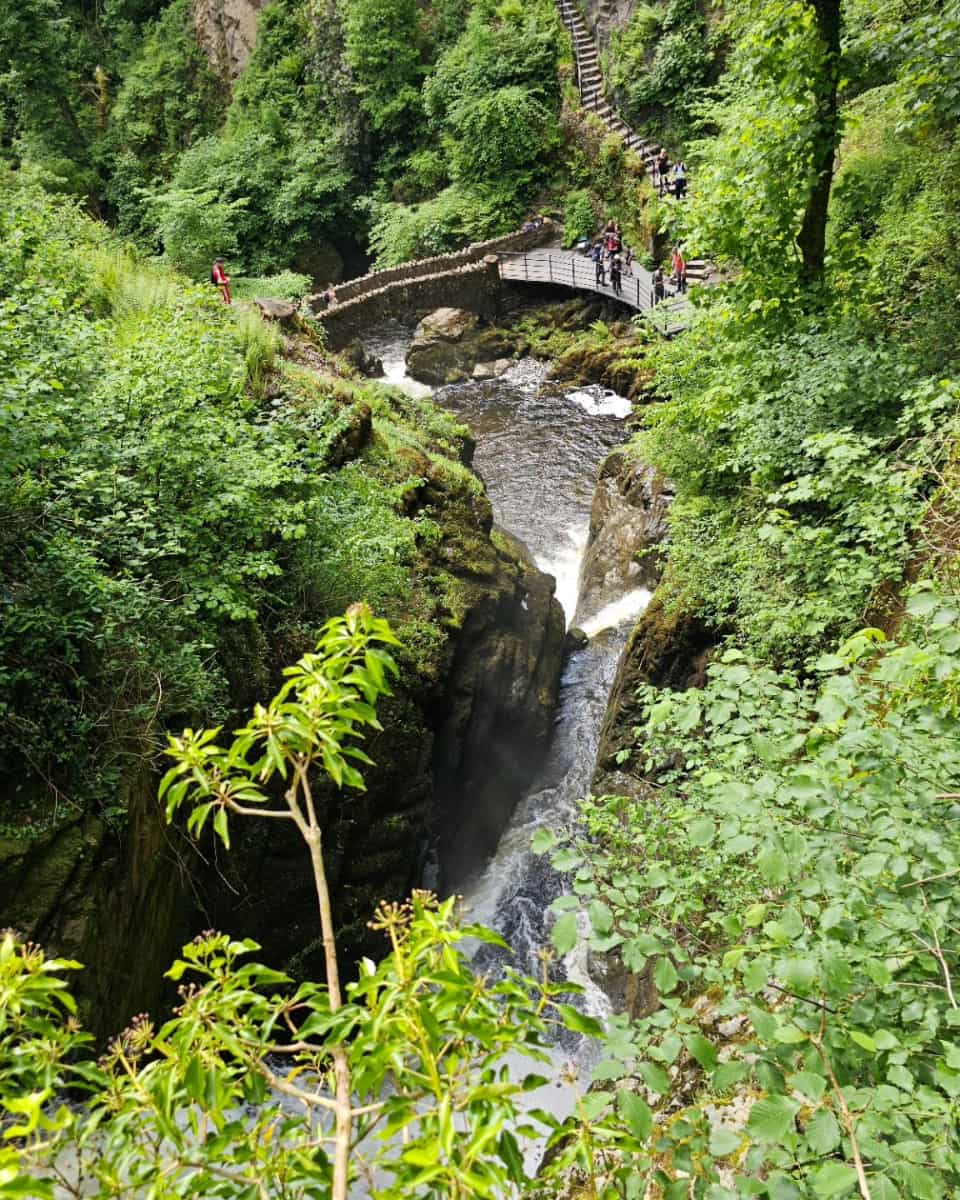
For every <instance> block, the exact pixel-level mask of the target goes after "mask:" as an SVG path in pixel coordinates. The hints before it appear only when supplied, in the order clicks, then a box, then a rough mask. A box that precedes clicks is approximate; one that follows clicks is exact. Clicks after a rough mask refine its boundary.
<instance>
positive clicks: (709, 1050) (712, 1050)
mask: <svg viewBox="0 0 960 1200" xmlns="http://www.w3.org/2000/svg"><path fill="white" fill-rule="evenodd" d="M686 1046H687V1051H688V1052H689V1053H690V1054H691V1055H693V1057H694V1058H695V1059H696V1060H697V1062H698V1063H699V1064H700V1066H701V1067H703V1068H704V1070H706V1071H711V1070H713V1068H714V1067H715V1066H716V1065H717V1049H716V1047H715V1046H714V1045H713V1043H712V1042H710V1041H708V1040H707V1039H706V1038H705V1037H703V1035H702V1034H699V1033H692V1034H689V1035H688V1036H687V1039H686Z"/></svg>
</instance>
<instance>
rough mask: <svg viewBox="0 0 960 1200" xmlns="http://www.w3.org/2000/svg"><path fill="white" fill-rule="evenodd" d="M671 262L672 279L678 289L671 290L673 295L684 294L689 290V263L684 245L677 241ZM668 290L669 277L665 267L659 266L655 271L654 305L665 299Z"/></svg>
mask: <svg viewBox="0 0 960 1200" xmlns="http://www.w3.org/2000/svg"><path fill="white" fill-rule="evenodd" d="M670 263H671V267H672V269H673V270H672V275H671V281H672V283H673V285H674V287H675V288H676V291H674V292H670V293H669V295H671V296H682V295H683V294H684V292H686V290H687V263H686V259H685V258H684V257H683V247H682V246H681V244H680V243H679V242H677V243H676V244H675V245H674V247H673V250H672V252H671V254H670ZM667 295H668V292H667V277H666V275H665V274H664V272H663V267H662V266H658V267H657V269H656V270H655V271H654V273H653V299H652V304H653V307H654V308H656V306H657V305H658V304H659V303H660V302H661V300H665V299H666V297H667Z"/></svg>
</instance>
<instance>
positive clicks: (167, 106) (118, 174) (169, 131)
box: [98, 0, 227, 235]
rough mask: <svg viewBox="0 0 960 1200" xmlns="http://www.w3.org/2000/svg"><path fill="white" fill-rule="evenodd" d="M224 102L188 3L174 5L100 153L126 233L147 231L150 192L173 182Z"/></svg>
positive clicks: (144, 52) (118, 102)
mask: <svg viewBox="0 0 960 1200" xmlns="http://www.w3.org/2000/svg"><path fill="white" fill-rule="evenodd" d="M226 99H227V96H226V88H225V87H224V84H223V83H222V81H221V80H219V79H218V78H217V77H216V76H215V75H214V74H213V72H212V71H211V70H210V67H209V64H208V63H207V59H206V55H205V54H204V52H203V51H202V49H201V48H200V46H199V44H198V42H197V37H196V32H195V30H194V27H193V20H192V17H191V12H190V4H189V0H174V3H173V4H170V5H169V6H168V7H167V8H166V9H164V11H163V13H162V15H161V16H160V17H159V18H158V20H157V21H156V23H155V24H154V25H153V26H151V27H150V29H149V32H148V34H147V37H146V38H145V40H144V42H143V45H142V47H141V48H140V49H139V50H138V53H137V54H136V56H135V57H134V59H133V60H132V62H131V64H130V66H129V67H128V69H127V70H126V72H125V74H124V77H123V82H122V85H121V86H120V88H119V90H118V92H117V96H116V99H115V101H114V103H113V105H112V107H111V109H110V119H109V125H108V127H107V130H106V133H105V136H104V137H103V139H102V141H101V143H100V145H99V147H98V157H99V158H100V159H101V161H103V162H105V163H106V164H107V168H108V171H109V175H110V180H109V183H108V185H107V188H106V195H107V198H108V200H109V202H110V203H111V205H112V206H113V208H114V210H115V212H116V216H117V223H118V225H119V227H120V229H121V231H122V232H124V233H134V234H140V235H142V234H145V233H146V232H147V231H148V228H149V226H148V223H147V221H146V216H147V213H146V211H145V199H146V197H147V196H148V194H149V191H150V189H151V188H153V187H154V186H155V185H156V183H157V182H159V181H164V182H165V181H167V180H169V179H170V177H171V175H172V174H173V171H174V167H175V163H176V160H177V158H178V157H179V155H180V154H182V153H183V151H184V150H186V149H188V148H189V147H190V146H191V145H192V144H193V142H195V141H196V140H198V139H199V138H201V137H204V136H207V135H209V134H211V133H213V132H214V130H215V128H216V127H217V125H218V124H219V123H220V121H221V120H222V118H223V114H224V111H225V109H226Z"/></svg>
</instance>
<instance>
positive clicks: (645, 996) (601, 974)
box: [587, 950, 660, 1021]
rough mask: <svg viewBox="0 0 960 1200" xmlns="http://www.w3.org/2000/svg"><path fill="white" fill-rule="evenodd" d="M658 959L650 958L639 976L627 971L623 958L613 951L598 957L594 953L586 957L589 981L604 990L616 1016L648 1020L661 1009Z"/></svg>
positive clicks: (634, 1019)
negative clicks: (655, 975) (656, 975)
mask: <svg viewBox="0 0 960 1200" xmlns="http://www.w3.org/2000/svg"><path fill="white" fill-rule="evenodd" d="M656 961H657V960H656V956H653V957H651V958H649V959H648V960H647V962H646V964H645V965H644V967H643V970H642V971H640V972H639V973H638V974H637V973H634V972H633V971H628V970H627V968H626V967H625V966H624V965H623V961H622V960H621V958H620V955H619V954H618V953H617V952H616V951H615V950H612V951H610V953H608V954H598V953H597V952H596V951H593V950H591V951H590V953H589V955H588V956H587V970H588V972H589V973H590V978H591V979H592V980H593V981H594V983H596V985H597V986H598V987H599V988H601V989H602V990H603V992H604V993H605V994H606V996H607V998H608V999H609V1000H610V1003H611V1004H612V1005H613V1009H614V1012H618V1013H627V1015H628V1016H629V1017H630V1019H631V1020H632V1021H638V1020H640V1019H641V1018H642V1017H648V1016H649V1015H650V1014H651V1013H652V1012H656V1010H657V1008H659V1006H660V997H659V995H658V993H657V987H656V984H655V983H654V981H653V968H654V966H655V965H656Z"/></svg>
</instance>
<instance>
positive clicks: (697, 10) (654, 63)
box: [610, 0, 719, 140]
mask: <svg viewBox="0 0 960 1200" xmlns="http://www.w3.org/2000/svg"><path fill="white" fill-rule="evenodd" d="M610 56H611V71H610V82H611V83H612V84H613V85H614V87H615V88H616V89H617V91H618V94H621V95H622V97H623V106H624V113H625V115H626V117H627V119H628V120H629V121H631V123H633V124H635V125H639V126H645V125H646V126H648V127H649V125H650V123H651V122H652V121H655V122H656V123H657V127H658V132H659V133H660V134H661V137H662V127H663V125H664V124H665V125H666V127H667V131H668V134H669V135H672V136H673V138H680V139H681V140H686V138H687V136H688V133H689V131H690V129H691V125H692V122H693V118H694V115H695V113H696V110H697V108H698V106H699V105H700V104H701V103H702V94H703V89H704V87H705V86H706V85H707V84H708V83H709V82H711V81H712V79H713V77H714V76H715V75H716V72H717V66H718V61H717V60H718V57H719V47H718V45H717V39H716V37H715V36H713V35H711V34H710V32H709V30H708V24H707V18H706V14H705V12H704V9H703V6H702V5H701V4H700V3H699V2H698V0H671V2H670V3H668V4H656V5H649V4H641V5H639V6H637V7H635V8H634V10H633V12H632V13H631V15H630V21H629V23H628V24H627V25H626V26H625V27H624V28H623V30H621V31H619V32H617V33H616V34H615V35H614V37H613V41H612V46H611V55H610ZM664 140H666V139H664Z"/></svg>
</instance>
